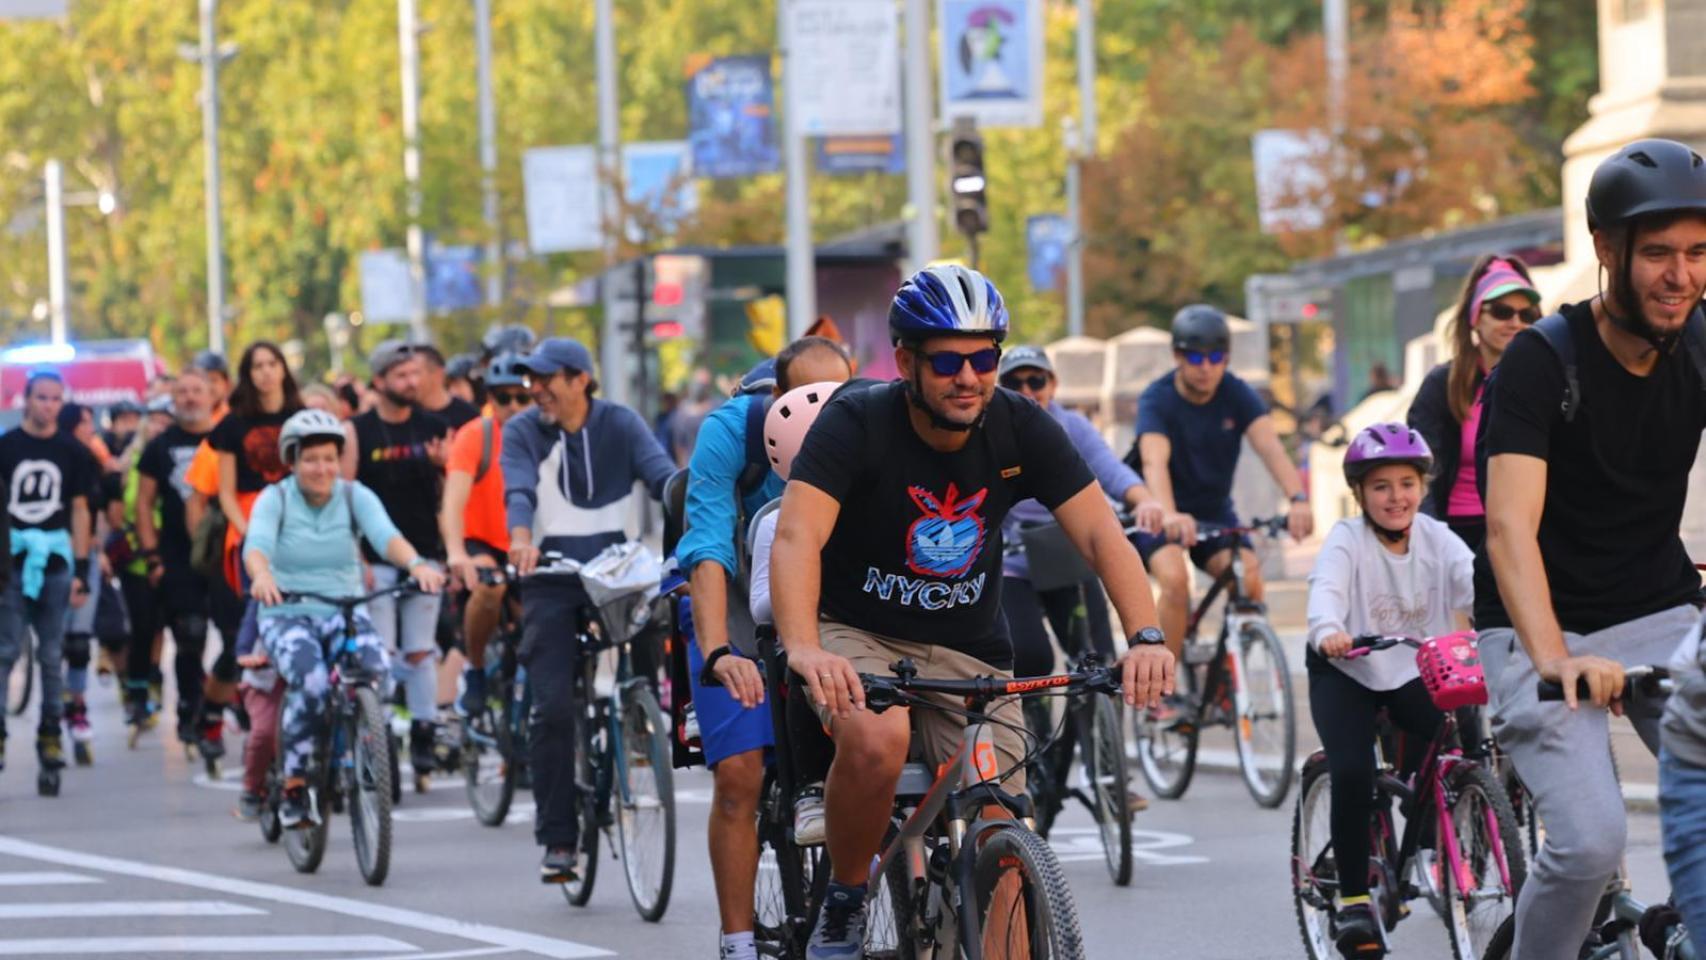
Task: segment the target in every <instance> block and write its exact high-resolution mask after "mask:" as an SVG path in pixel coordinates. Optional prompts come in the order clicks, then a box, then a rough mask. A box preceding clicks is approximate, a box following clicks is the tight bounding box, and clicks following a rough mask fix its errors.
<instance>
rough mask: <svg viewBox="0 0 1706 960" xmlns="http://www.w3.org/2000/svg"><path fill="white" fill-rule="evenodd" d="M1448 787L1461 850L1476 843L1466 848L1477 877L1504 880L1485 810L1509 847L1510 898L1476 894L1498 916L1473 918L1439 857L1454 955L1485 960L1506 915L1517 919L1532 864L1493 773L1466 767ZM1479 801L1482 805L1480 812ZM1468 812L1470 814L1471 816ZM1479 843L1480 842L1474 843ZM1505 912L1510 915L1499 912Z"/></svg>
mask: <svg viewBox="0 0 1706 960" xmlns="http://www.w3.org/2000/svg"><path fill="white" fill-rule="evenodd" d="M1447 787H1448V792H1449V794H1450V796H1451V797H1452V798H1453V799H1452V808H1451V817H1452V821H1453V823H1454V824H1455V825H1456V827H1457V829H1458V831H1459V836H1458V846H1459V849H1460V850H1462V848H1463V847H1465V846H1466V845H1472V848H1471V849H1469V850H1462V852H1463V856H1464V858H1465V860H1466V861H1468V864H1469V867H1470V870H1471V871H1472V873H1474V874H1475V875H1477V877H1478V878H1479V879H1481V880H1486V879H1491V880H1492V882H1494V883H1498V882H1499V880H1498V865H1497V863H1496V862H1494V861H1493V859H1492V850H1491V847H1490V846H1489V845H1487V842H1486V841H1487V840H1488V839H1490V838H1487V837H1485V835H1484V834H1485V831H1486V818H1485V815H1484V813H1483V811H1486V810H1490V811H1491V812H1492V814H1493V819H1494V821H1495V822H1496V824H1497V827H1498V837H1499V842H1500V844H1501V845H1503V847H1504V852H1505V862H1506V864H1507V865H1508V867H1509V870H1510V878H1511V887H1510V889H1509V890H1508V891H1505V895H1506V897H1507V899H1505V900H1503V901H1493V900H1490V899H1488V898H1486V897H1483V896H1479V894H1480V891H1476V894H1477V895H1475V896H1472V897H1471V899H1472V900H1480V905H1481V907H1482V908H1490V909H1491V910H1492V911H1493V912H1492V913H1480V914H1478V915H1477V916H1476V917H1471V916H1469V913H1470V911H1469V910H1468V909H1466V908H1465V905H1464V903H1463V895H1462V893H1461V891H1459V890H1458V889H1457V881H1456V878H1455V877H1454V876H1453V875H1452V870H1451V869H1450V865H1449V862H1448V861H1447V859H1446V858H1445V855H1444V853H1443V852H1442V853H1441V854H1440V859H1439V861H1438V862H1439V865H1440V871H1441V874H1442V878H1443V881H1444V882H1443V884H1442V887H1443V889H1444V892H1445V902H1446V904H1447V909H1446V910H1445V911H1444V917H1443V919H1444V921H1445V926H1446V930H1447V932H1448V933H1449V934H1450V935H1451V950H1452V954H1453V955H1454V956H1455V957H1456V958H1457V960H1481V956H1482V955H1483V954H1484V953H1485V952H1486V951H1487V949H1488V947H1489V946H1491V944H1492V943H1493V942H1494V941H1495V940H1496V939H1497V928H1498V927H1499V926H1502V925H1503V924H1502V920H1503V919H1504V917H1505V916H1506V915H1514V913H1515V909H1516V895H1517V893H1518V892H1519V891H1520V890H1521V889H1522V884H1523V881H1524V880H1525V879H1527V876H1528V866H1527V862H1526V860H1525V858H1524V857H1523V850H1522V832H1521V830H1520V828H1518V827H1517V823H1516V814H1515V812H1514V811H1512V810H1511V805H1510V797H1509V795H1508V794H1507V793H1506V791H1505V789H1504V787H1503V785H1502V784H1500V783H1499V780H1498V778H1497V777H1495V776H1493V774H1492V772H1491V771H1490V770H1488V769H1486V768H1485V767H1482V766H1479V765H1476V764H1464V765H1462V766H1459V767H1457V768H1456V769H1454V770H1453V771H1452V774H1451V780H1450V782H1449V783H1448V784H1447ZM1477 803H1479V804H1482V805H1483V806H1481V807H1480V808H1479V809H1477V808H1476V807H1475V804H1477ZM1464 814H1467V817H1466V816H1464ZM1465 821H1467V823H1466V822H1465ZM1466 825H1468V826H1472V827H1473V833H1471V834H1470V836H1468V837H1465V836H1464V835H1463V834H1462V831H1463V829H1464V827H1465V826H1466ZM1476 839H1478V840H1479V843H1473V844H1472V841H1473V840H1476ZM1489 874H1490V875H1491V876H1490V877H1489ZM1500 910H1503V911H1506V912H1507V913H1500V912H1499V911H1500ZM1495 918H1497V919H1495Z"/></svg>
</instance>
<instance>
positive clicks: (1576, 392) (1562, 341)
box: [1534, 311, 1706, 423]
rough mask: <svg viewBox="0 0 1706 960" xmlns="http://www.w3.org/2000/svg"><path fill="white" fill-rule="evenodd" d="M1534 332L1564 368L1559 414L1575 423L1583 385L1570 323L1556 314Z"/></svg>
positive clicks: (1691, 319)
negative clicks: (1550, 349) (1577, 365)
mask: <svg viewBox="0 0 1706 960" xmlns="http://www.w3.org/2000/svg"><path fill="white" fill-rule="evenodd" d="M1698 314H1699V311H1696V312H1695V314H1694V315H1691V316H1690V317H1689V321H1690V323H1692V322H1693V321H1694V317H1695V316H1698ZM1703 322H1706V321H1703ZM1534 330H1535V332H1536V333H1538V334H1540V337H1541V339H1542V340H1545V341H1546V345H1547V346H1548V347H1550V348H1552V353H1553V355H1554V356H1556V357H1557V358H1558V365H1559V366H1561V367H1563V368H1564V399H1563V400H1562V401H1561V402H1560V403H1559V405H1558V412H1559V413H1561V414H1563V415H1564V422H1565V423H1573V422H1575V419H1576V411H1578V410H1580V409H1581V406H1582V383H1581V378H1580V377H1579V376H1578V375H1577V372H1576V339H1575V337H1574V336H1572V335H1571V333H1570V321H1569V319H1568V318H1566V317H1565V316H1564V315H1563V314H1562V313H1554V314H1552V315H1550V316H1548V317H1546V318H1544V319H1542V320H1541V321H1540V322H1539V323H1536V324H1535V325H1534Z"/></svg>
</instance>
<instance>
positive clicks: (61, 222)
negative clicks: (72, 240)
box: [42, 160, 71, 343]
mask: <svg viewBox="0 0 1706 960" xmlns="http://www.w3.org/2000/svg"><path fill="white" fill-rule="evenodd" d="M42 182H43V185H44V186H45V187H46V190H47V309H48V330H49V332H50V334H51V336H52V338H53V342H54V343H64V342H65V340H66V328H67V327H68V326H69V324H68V323H67V319H68V318H67V316H66V313H67V311H68V309H69V304H70V302H71V282H70V279H69V278H68V276H67V274H66V263H65V260H66V257H65V180H64V171H63V170H62V169H61V168H60V166H59V161H58V160H49V161H48V162H47V165H46V167H45V168H44V169H43V170H42Z"/></svg>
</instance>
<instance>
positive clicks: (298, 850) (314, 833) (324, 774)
mask: <svg viewBox="0 0 1706 960" xmlns="http://www.w3.org/2000/svg"><path fill="white" fill-rule="evenodd" d="M326 739H328V740H329V739H331V738H330V737H328V738H326ZM321 747H322V749H321V750H319V751H318V753H317V756H320V757H324V756H325V755H326V753H327V752H328V751H326V750H325V749H324V744H323V743H322V745H321ZM282 752H283V751H282V748H281V750H280V753H281V754H282ZM275 762H278V761H275ZM280 769H281V770H282V768H280ZM280 777H281V778H280V781H279V782H280V783H282V782H283V779H282V773H281V775H280ZM309 783H310V784H311V785H312V786H313V798H312V801H313V809H314V816H315V818H316V821H317V822H311V823H309V824H308V825H307V826H302V827H297V828H296V829H294V830H286V831H284V855H285V856H287V857H289V858H290V865H291V866H292V867H294V868H296V872H297V873H313V872H314V871H316V870H318V869H320V861H322V860H324V859H325V858H326V838H327V836H328V835H329V834H330V833H331V830H332V777H331V776H330V775H329V773H328V766H327V764H326V763H325V762H324V761H322V762H321V763H320V769H319V770H317V771H315V773H314V776H312V777H310V778H309Z"/></svg>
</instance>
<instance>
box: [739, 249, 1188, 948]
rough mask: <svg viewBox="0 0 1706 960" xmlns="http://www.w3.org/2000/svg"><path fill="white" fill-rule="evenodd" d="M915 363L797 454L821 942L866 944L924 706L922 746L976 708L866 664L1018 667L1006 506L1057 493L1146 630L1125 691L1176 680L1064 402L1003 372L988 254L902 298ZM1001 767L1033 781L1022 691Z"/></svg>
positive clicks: (1137, 569) (779, 554) (785, 630)
mask: <svg viewBox="0 0 1706 960" xmlns="http://www.w3.org/2000/svg"><path fill="white" fill-rule="evenodd" d="M889 333H890V337H891V338H892V339H893V341H894V343H895V347H896V349H895V361H896V364H897V366H898V368H899V371H900V375H901V378H902V380H901V381H900V382H896V383H891V384H885V385H881V386H874V387H870V388H868V389H865V390H853V391H847V392H845V393H843V394H842V395H841V396H839V397H837V398H836V399H835V400H833V401H831V402H830V404H829V405H828V406H827V407H825V408H824V410H823V412H822V413H821V414H820V415H819V417H818V419H817V421H816V422H815V423H814V424H813V426H812V430H811V432H810V434H809V435H808V436H807V437H806V441H805V445H804V447H803V449H802V450H801V451H800V455H799V457H798V458H797V459H796V460H795V461H794V463H793V465H792V468H791V473H790V476H789V482H788V486H787V490H786V492H785V493H784V494H783V499H782V511H781V517H780V519H779V520H778V523H777V532H776V543H775V548H774V551H773V553H772V556H771V568H770V569H771V577H772V582H771V595H772V598H773V600H774V604H775V608H776V611H775V612H776V624H777V631H778V633H779V634H780V636H781V639H782V642H783V645H784V647H785V648H786V649H787V652H788V662H789V666H790V667H791V668H792V670H793V671H794V672H795V673H797V674H798V675H799V677H800V679H801V680H802V681H803V683H804V686H805V687H806V688H807V689H808V690H809V693H810V697H811V700H812V702H813V704H815V705H816V707H817V710H818V713H819V715H820V717H821V718H822V719H823V721H824V723H825V724H826V726H828V727H829V730H830V735H831V736H832V738H833V739H834V740H835V744H836V756H835V761H834V764H833V765H832V767H831V769H830V774H829V781H828V785H827V789H826V791H825V799H826V802H827V818H828V846H829V854H830V860H831V862H832V863H833V865H834V866H833V876H832V878H831V883H830V886H829V890H828V893H827V895H826V900H825V905H824V909H823V912H822V914H821V916H820V917H819V919H818V922H817V926H816V928H815V929H814V930H813V932H812V937H811V942H810V945H809V947H808V949H807V956H808V957H810V958H812V960H831V958H834V960H845V958H857V957H860V956H861V955H862V942H863V928H864V922H865V920H864V918H865V907H864V896H865V884H866V881H867V875H868V873H869V870H870V863H871V857H872V856H873V855H874V854H875V853H876V851H877V850H878V848H879V846H880V844H881V842H882V839H883V833H884V831H885V829H886V828H887V826H888V824H889V817H890V812H891V808H892V806H893V801H894V791H895V786H896V783H897V781H898V779H899V776H900V772H901V768H902V766H903V765H904V764H905V762H906V759H907V754H908V748H909V745H910V743H911V740H912V729H911V728H912V721H914V720H916V723H917V727H918V732H919V734H920V738H921V742H922V746H923V748H924V753H925V761H926V762H927V763H931V764H935V763H939V762H941V761H943V760H946V759H948V758H949V757H951V756H953V754H954V752H955V750H956V749H957V747H958V745H959V739H960V734H961V729H962V728H963V722H962V721H961V720H960V719H959V718H957V717H954V716H951V715H948V714H945V713H942V712H939V711H924V712H920V713H918V714H917V715H916V716H915V717H913V716H909V714H911V711H909V710H902V709H896V710H890V711H887V712H885V713H883V714H881V715H877V714H873V713H868V712H866V711H865V710H864V709H863V707H864V700H865V691H864V688H863V686H862V685H861V683H860V681H859V673H860V672H867V673H873V674H887V673H890V672H891V669H890V664H892V663H893V662H894V661H896V660H899V659H901V658H903V657H906V658H910V659H912V660H913V661H915V662H916V664H917V666H918V668H919V671H920V675H922V676H926V677H935V678H942V677H946V678H961V677H969V676H982V675H1007V674H1008V670H1007V668H1008V665H1009V664H1010V663H1011V662H1012V655H1013V651H1012V645H1011V643H1010V642H1009V640H1008V637H1007V635H1006V629H1005V627H1004V624H1003V620H1002V618H1001V616H1000V579H999V578H1000V574H1001V559H1002V557H1001V554H1002V551H1001V540H1002V538H1001V533H1000V529H1001V523H1002V521H1003V520H1004V519H1005V517H1006V515H1007V513H1008V511H1009V510H1010V509H1011V508H1012V506H1013V504H1014V503H1016V502H1018V501H1020V500H1024V499H1027V498H1033V497H1034V498H1035V499H1037V500H1038V501H1040V502H1041V503H1042V504H1043V505H1044V506H1046V507H1048V508H1049V509H1051V510H1052V511H1054V514H1055V517H1056V519H1057V520H1058V521H1059V522H1060V524H1061V526H1062V527H1063V528H1065V531H1066V533H1067V535H1068V536H1069V537H1070V538H1071V539H1072V541H1073V543H1074V544H1075V545H1076V546H1077V547H1078V548H1079V549H1080V550H1081V551H1082V552H1083V553H1084V555H1085V556H1086V557H1088V558H1089V559H1090V562H1091V566H1092V567H1094V568H1095V570H1096V572H1097V574H1098V575H1099V576H1100V577H1101V578H1102V580H1103V582H1104V583H1105V584H1106V586H1107V589H1108V592H1109V594H1110V596H1111V597H1112V599H1113V602H1114V606H1115V609H1116V610H1118V612H1119V614H1120V621H1121V624H1122V625H1123V626H1125V627H1126V628H1127V629H1133V628H1136V627H1139V626H1141V628H1142V629H1141V630H1138V631H1137V632H1136V633H1135V634H1134V636H1133V637H1132V650H1131V653H1130V654H1129V655H1128V656H1127V658H1126V660H1125V664H1124V669H1123V675H1124V685H1125V695H1126V699H1127V701H1128V702H1131V703H1138V704H1142V705H1145V706H1147V705H1149V704H1151V703H1155V702H1158V701H1159V699H1160V697H1161V696H1162V695H1163V694H1164V693H1166V692H1169V691H1170V690H1171V689H1172V680H1173V658H1172V656H1171V655H1170V654H1168V653H1167V652H1166V650H1165V647H1164V645H1163V641H1162V636H1161V632H1160V630H1159V629H1157V628H1156V627H1155V626H1154V624H1155V610H1154V607H1153V605H1152V602H1151V600H1150V595H1149V585H1148V580H1147V578H1146V577H1145V576H1144V572H1143V565H1142V563H1141V561H1140V560H1139V559H1138V556H1137V552H1136V551H1135V550H1133V549H1132V546H1131V544H1130V542H1129V541H1128V540H1127V539H1126V537H1125V533H1124V531H1123V530H1122V529H1121V528H1120V524H1119V521H1118V520H1117V519H1116V518H1115V517H1114V513H1113V511H1112V510H1111V509H1110V508H1109V507H1108V504H1107V500H1106V499H1105V498H1104V496H1103V495H1102V491H1101V489H1100V488H1099V487H1097V486H1096V483H1095V481H1094V479H1093V478H1092V477H1091V475H1090V471H1089V469H1088V468H1087V467H1086V466H1085V465H1084V461H1083V458H1081V457H1080V456H1079V455H1078V453H1077V452H1076V451H1075V450H1073V448H1072V444H1071V442H1070V441H1069V440H1068V439H1067V437H1066V434H1065V432H1064V431H1063V430H1062V429H1061V428H1060V426H1059V424H1057V423H1056V422H1055V421H1054V419H1053V418H1051V417H1049V416H1048V415H1047V414H1046V413H1044V412H1043V411H1042V410H1040V409H1039V408H1038V407H1036V405H1034V404H1031V403H1028V402H1026V401H1024V400H1022V399H1021V398H1019V397H1018V396H1017V395H1015V394H1013V393H1011V392H1008V391H1005V390H997V389H996V386H995V372H996V366H997V364H998V363H999V361H1000V356H1001V346H1000V344H1001V341H1002V339H1004V338H1005V336H1006V334H1007V309H1006V306H1005V305H1004V304H1003V302H1002V299H1001V294H1000V293H999V292H998V291H997V290H996V289H995V285H994V284H993V283H991V282H990V281H989V280H987V279H985V278H984V276H983V275H982V274H980V273H978V272H977V271H975V270H969V269H966V268H964V267H959V266H937V267H930V268H928V269H926V270H924V271H922V272H920V273H918V274H915V275H914V276H913V277H912V278H910V279H909V280H907V281H906V282H905V283H904V284H902V285H901V288H900V290H899V291H898V292H897V293H896V294H895V299H894V303H893V305H892V306H891V307H890V310H889ZM993 716H994V718H995V719H996V721H997V725H996V734H995V739H996V742H995V745H994V746H995V751H996V753H997V754H998V757H999V760H998V762H999V766H1000V767H1001V768H1003V769H1004V770H1006V771H1010V772H1011V776H1009V777H1008V779H1007V780H1006V781H1005V782H1004V787H1005V788H1006V789H1008V790H1010V791H1012V792H1016V793H1020V792H1022V791H1023V790H1024V783H1023V779H1024V774H1023V770H1022V769H1015V768H1017V767H1018V766H1019V761H1020V760H1021V758H1022V755H1023V754H1024V752H1025V751H1024V747H1023V743H1022V740H1021V737H1020V735H1019V733H1018V731H1019V730H1020V729H1022V728H1023V726H1024V719H1023V716H1022V714H1021V711H1020V709H1019V706H1018V704H1017V702H1015V701H1007V702H1004V703H1002V704H1000V705H999V706H997V707H995V708H994V710H993Z"/></svg>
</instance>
